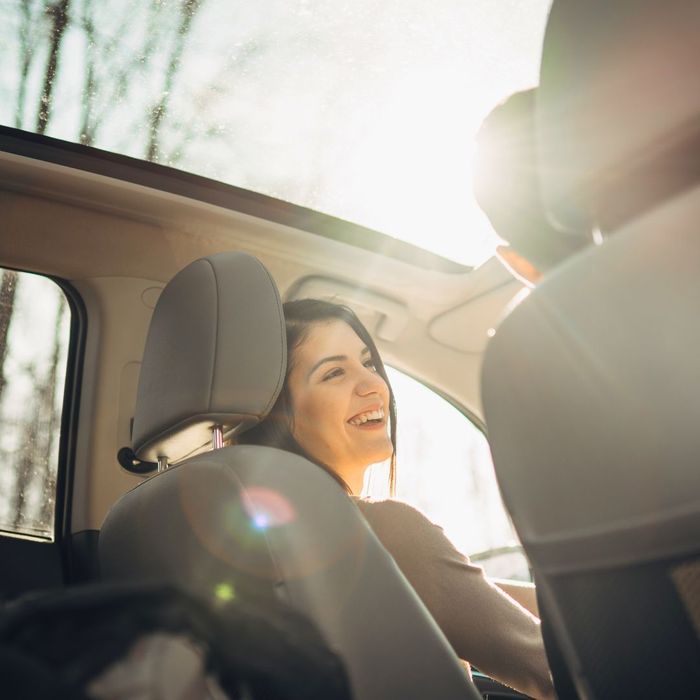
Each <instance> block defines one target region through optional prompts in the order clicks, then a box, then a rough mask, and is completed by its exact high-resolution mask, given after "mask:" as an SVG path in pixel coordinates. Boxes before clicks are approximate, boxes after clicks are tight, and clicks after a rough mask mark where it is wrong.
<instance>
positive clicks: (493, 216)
mask: <svg viewBox="0 0 700 700" xmlns="http://www.w3.org/2000/svg"><path fill="white" fill-rule="evenodd" d="M535 102H536V89H535V88H531V89H529V90H523V91H521V92H516V93H515V94H513V95H511V96H510V97H509V98H508V99H507V100H505V101H504V102H502V103H501V104H499V105H498V106H497V107H495V108H494V109H493V110H492V111H491V112H490V114H489V115H488V116H487V117H486V119H485V120H484V122H483V123H482V125H481V128H480V129H479V132H478V134H477V137H476V142H477V157H476V160H475V163H474V196H475V198H476V201H477V203H478V204H479V206H480V207H481V209H482V210H483V211H484V213H485V214H486V216H488V218H489V220H490V221H491V225H492V226H493V228H494V230H495V231H496V233H497V234H498V235H499V236H500V237H501V238H503V239H504V240H505V241H507V242H508V243H509V244H510V246H511V247H512V248H513V249H514V250H515V251H516V252H517V253H519V254H520V255H522V256H523V257H525V258H527V259H528V260H529V261H530V262H532V263H533V264H534V265H535V266H536V267H537V268H539V270H540V271H542V272H545V271H546V270H548V269H550V268H552V267H554V266H555V265H557V264H558V263H560V262H561V261H562V260H564V259H565V258H567V257H569V256H570V255H572V254H573V253H575V252H576V251H577V250H578V249H579V248H581V247H582V245H583V244H584V243H585V242H586V240H587V236H586V237H585V239H580V238H578V237H575V236H564V235H562V234H561V233H559V232H558V231H555V230H554V229H553V227H552V225H551V223H550V222H549V220H548V219H547V214H546V212H545V209H544V205H543V204H542V201H541V198H540V186H539V179H538V160H537V152H536V151H537V141H536V137H535Z"/></svg>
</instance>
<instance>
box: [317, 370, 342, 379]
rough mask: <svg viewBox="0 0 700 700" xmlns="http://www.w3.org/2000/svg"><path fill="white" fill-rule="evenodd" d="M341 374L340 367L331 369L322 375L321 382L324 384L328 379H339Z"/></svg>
mask: <svg viewBox="0 0 700 700" xmlns="http://www.w3.org/2000/svg"><path fill="white" fill-rule="evenodd" d="M341 374H343V370H342V369H341V368H340V367H336V368H335V369H332V370H331V371H330V372H328V373H327V374H324V375H323V380H322V381H324V382H325V381H328V380H329V379H333V378H334V377H339V376H340V375H341Z"/></svg>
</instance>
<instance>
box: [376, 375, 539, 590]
mask: <svg viewBox="0 0 700 700" xmlns="http://www.w3.org/2000/svg"><path fill="white" fill-rule="evenodd" d="M387 372H388V375H389V380H390V381H391V385H392V388H393V390H394V394H395V396H396V404H397V450H396V453H397V462H396V466H397V478H396V497H397V498H399V499H401V500H404V501H407V502H408V503H410V504H411V505H413V506H415V507H417V508H418V509H420V510H421V511H422V512H423V513H425V514H426V515H427V516H428V517H429V518H430V519H431V520H432V521H433V522H435V523H437V524H438V525H440V526H441V527H442V528H443V529H444V530H445V533H446V535H447V536H448V537H449V538H450V540H451V541H452V542H453V543H454V544H455V546H456V547H457V548H458V549H459V550H460V551H462V552H464V553H465V554H468V555H469V556H470V557H471V559H472V560H473V561H475V562H477V563H479V564H480V565H481V566H483V567H484V569H485V570H486V572H487V573H488V574H490V575H491V576H494V577H499V578H512V579H519V580H530V572H529V568H528V564H527V560H526V559H525V557H524V555H523V554H522V549H521V547H520V544H519V542H518V539H517V536H516V534H515V532H514V530H513V527H512V525H511V523H510V519H509V518H508V515H507V513H506V511H505V508H504V506H503V502H502V501H501V497H500V494H499V491H498V486H497V484H496V478H495V474H494V470H493V463H492V461H491V453H490V450H489V445H488V442H487V440H486V437H485V436H484V434H483V432H482V431H481V430H480V429H479V428H478V427H477V426H476V425H475V424H474V423H473V422H472V421H471V420H470V419H469V418H468V417H467V416H465V415H464V414H463V413H462V412H461V411H459V410H458V409H457V408H455V407H454V406H453V405H452V404H450V403H449V402H448V401H446V400H445V399H443V398H442V397H441V396H439V395H438V394H437V393H436V392H434V391H432V390H431V389H429V388H428V387H426V386H425V385H423V384H421V383H420V382H418V381H416V380H415V379H413V378H411V377H409V376H408V375H406V374H403V373H402V372H399V371H398V370H396V369H393V368H387ZM387 472H388V466H387V465H384V464H383V465H376V466H374V467H372V468H371V469H370V470H369V471H368V474H367V477H366V479H365V491H364V495H366V496H369V497H373V498H385V497H387V496H388V485H387V481H388V479H387V477H388V473H387Z"/></svg>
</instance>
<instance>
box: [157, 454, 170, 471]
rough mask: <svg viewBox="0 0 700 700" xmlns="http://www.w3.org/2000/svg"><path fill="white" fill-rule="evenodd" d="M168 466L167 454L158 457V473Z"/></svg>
mask: <svg viewBox="0 0 700 700" xmlns="http://www.w3.org/2000/svg"><path fill="white" fill-rule="evenodd" d="M167 468H168V458H167V457H166V456H165V455H160V456H159V457H158V473H159V474H160V472H164V471H165V470H166V469H167Z"/></svg>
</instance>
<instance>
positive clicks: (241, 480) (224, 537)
mask: <svg viewBox="0 0 700 700" xmlns="http://www.w3.org/2000/svg"><path fill="white" fill-rule="evenodd" d="M285 337H286V336H285V327H284V318H283V315H282V308H281V304H280V299H279V295H278V292H277V289H276V287H275V284H274V282H273V281H272V279H271V277H270V275H269V273H268V272H267V271H266V270H265V268H264V267H263V266H262V264H261V263H260V262H259V261H258V260H257V259H255V258H253V257H252V256H250V255H247V254H244V253H238V252H231V253H221V254H218V255H214V256H210V257H208V258H204V259H201V260H198V261H196V262H194V263H192V264H190V265H189V266H188V267H186V268H185V269H184V270H182V271H181V272H180V273H178V274H177V275H176V276H175V277H174V278H173V280H172V281H171V282H170V283H169V284H168V285H167V286H166V287H165V289H164V290H163V292H162V294H161V297H160V299H159V301H158V304H157V306H156V308H155V310H154V314H153V318H152V321H151V327H150V329H149V333H148V339H147V343H146V348H145V352H144V358H143V365H142V368H141V374H140V378H139V388H138V397H137V406H136V411H135V417H134V427H133V449H134V452H135V454H136V456H137V457H138V458H139V459H142V460H148V461H158V462H159V463H160V469H161V471H160V472H159V473H158V474H156V475H155V476H153V477H151V478H149V479H147V480H146V481H144V482H143V483H141V484H140V485H139V486H137V487H136V488H134V489H133V490H131V491H130V492H128V493H127V494H125V495H124V496H123V497H122V498H121V499H120V500H119V501H118V502H117V503H116V504H115V505H114V506H113V507H112V509H111V510H110V512H109V513H108V515H107V518H106V519H105V522H104V525H103V527H102V530H101V533H100V539H99V558H100V566H101V572H102V576H103V578H104V579H106V580H111V581H125V580H127V581H159V582H167V583H175V584H177V585H179V586H181V587H183V588H184V589H186V590H187V591H189V592H194V593H196V594H197V595H199V596H203V597H205V598H206V599H208V600H212V601H216V600H217V599H223V600H231V599H235V598H237V597H240V599H242V600H250V599H254V600H255V601H256V603H260V604H263V605H264V603H265V600H266V599H268V600H269V599H270V598H272V597H274V598H275V599H279V598H281V599H283V600H286V601H287V602H288V603H289V604H291V605H292V606H293V607H294V608H296V609H298V610H300V611H302V612H304V613H305V614H307V615H308V616H309V617H310V619H311V620H312V621H313V622H315V624H316V625H317V626H318V628H319V630H320V631H321V633H322V635H323V636H324V638H325V640H326V642H327V643H328V644H329V645H330V647H331V648H332V649H333V650H334V651H336V652H337V653H339V654H340V656H341V658H342V659H343V661H344V662H345V664H346V667H347V671H348V674H349V676H350V682H351V686H352V690H353V696H354V697H356V698H358V699H362V700H365V699H375V698H376V699H377V700H379V699H382V700H385V699H386V698H402V699H408V700H410V699H411V698H415V699H416V700H418V699H419V698H421V699H422V698H426V697H430V698H436V699H439V698H478V697H479V696H478V693H477V691H476V689H475V688H474V686H473V685H472V683H471V681H470V680H469V678H468V676H467V674H466V673H465V672H464V669H463V667H462V666H461V664H460V662H459V660H458V659H457V657H456V656H455V654H454V652H453V651H452V649H451V647H450V646H449V644H448V642H447V641H446V639H445V637H444V636H443V635H442V633H441V631H440V630H439V629H438V628H437V626H436V624H435V622H434V621H433V619H432V618H431V617H430V615H429V614H428V613H427V611H426V610H425V608H424V606H423V605H422V603H421V602H420V600H419V599H418V597H417V596H416V594H415V593H414V591H413V589H412V588H411V587H410V586H409V585H408V583H407V582H406V580H405V579H404V578H403V576H402V574H401V573H400V572H399V570H398V568H397V566H396V565H395V563H394V562H393V560H392V559H391V557H390V556H389V555H388V554H387V552H386V551H385V550H384V549H383V547H382V546H381V545H380V544H379V543H378V541H377V539H376V538H375V537H374V535H373V533H372V532H371V530H370V528H369V526H368V525H367V523H366V522H365V520H364V519H363V517H362V515H361V514H360V511H359V510H358V508H357V506H356V505H355V504H354V503H353V502H352V501H351V499H349V498H348V497H347V495H346V493H345V492H344V491H343V489H342V488H341V487H340V485H339V484H338V483H337V482H336V481H335V480H334V479H333V478H332V477H331V476H329V475H328V474H327V473H325V472H324V471H323V470H321V469H319V468H318V467H317V466H316V465H314V464H311V463H310V462H308V461H306V460H304V459H302V458H300V457H298V456H296V455H293V454H290V453H286V452H282V451H280V450H277V449H273V448H266V447H257V446H249V445H239V446H230V447H224V446H222V445H223V440H222V438H223V436H224V435H225V434H230V433H235V431H238V430H243V429H245V427H247V426H250V425H253V424H255V423H256V422H257V421H258V420H260V419H261V418H262V417H264V416H265V415H266V413H267V412H268V411H269V410H270V408H271V407H272V405H273V404H274V401H275V399H276V397H277V395H278V393H279V391H280V389H281V386H282V383H283V381H284V376H285V366H286V347H285ZM212 432H213V436H214V439H213V442H212ZM212 446H213V447H214V448H215V449H211V447H212ZM200 452H201V454H198V453H200ZM166 457H167V460H166ZM183 460H184V461H183ZM167 463H175V464H173V466H167ZM166 467H167V468H166Z"/></svg>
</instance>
